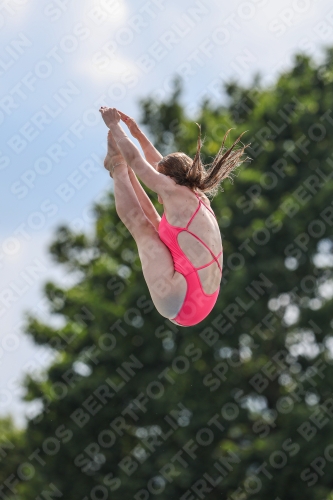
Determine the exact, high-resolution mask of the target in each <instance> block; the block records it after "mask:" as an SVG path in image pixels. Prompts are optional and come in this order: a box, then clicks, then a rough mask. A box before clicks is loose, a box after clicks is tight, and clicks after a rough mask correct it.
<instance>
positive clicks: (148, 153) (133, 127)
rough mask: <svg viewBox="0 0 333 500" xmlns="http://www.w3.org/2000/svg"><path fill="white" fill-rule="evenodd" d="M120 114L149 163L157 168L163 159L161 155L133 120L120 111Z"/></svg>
mask: <svg viewBox="0 0 333 500" xmlns="http://www.w3.org/2000/svg"><path fill="white" fill-rule="evenodd" d="M118 113H119V114H120V117H121V120H122V121H123V122H124V123H126V125H127V127H128V130H129V131H130V132H131V134H132V136H133V137H134V138H135V139H137V140H138V141H139V143H140V146H141V148H142V151H143V153H144V155H145V158H146V160H147V162H148V163H150V165H151V166H152V167H154V168H156V165H157V163H158V162H159V161H160V160H162V158H163V156H162V155H161V153H159V151H157V149H156V148H155V146H154V145H153V144H152V143H151V142H150V140H149V139H148V137H146V136H145V134H144V133H143V132H142V130H141V129H140V128H139V126H138V124H137V123H136V121H135V120H134V119H133V118H131V117H130V116H128V115H125V113H123V112H122V111H119V109H118Z"/></svg>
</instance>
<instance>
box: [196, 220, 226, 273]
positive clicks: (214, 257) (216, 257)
mask: <svg viewBox="0 0 333 500" xmlns="http://www.w3.org/2000/svg"><path fill="white" fill-rule="evenodd" d="M187 232H188V233H190V234H191V235H192V236H194V237H195V238H196V239H197V240H199V241H200V243H202V244H203V245H204V246H205V247H206V248H207V250H208V251H209V252H210V253H211V255H212V257H213V260H212V261H211V262H209V264H212V263H213V262H214V260H215V261H216V264H217V265H218V266H219V269H220V271H221V273H222V269H221V266H220V263H219V261H218V257H219V256H220V255H221V254H222V251H221V252H220V253H219V254H218V255H217V256H216V255H214V254H213V252H212V251H211V249H210V248H209V246H208V245H206V243H205V242H204V241H202V239H201V238H199V236H197V235H196V234H194V233H192V232H191V231H189V230H188V229H187ZM209 264H206V265H204V266H202V267H206V266H208V265H209ZM196 269H198V268H196ZM199 269H201V267H199Z"/></svg>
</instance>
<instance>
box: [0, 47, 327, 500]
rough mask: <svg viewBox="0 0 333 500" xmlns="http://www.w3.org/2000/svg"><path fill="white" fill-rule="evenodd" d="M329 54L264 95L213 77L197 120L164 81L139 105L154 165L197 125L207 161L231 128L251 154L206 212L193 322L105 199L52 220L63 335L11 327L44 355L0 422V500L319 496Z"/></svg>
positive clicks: (301, 62)
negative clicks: (208, 254) (210, 266)
mask: <svg viewBox="0 0 333 500" xmlns="http://www.w3.org/2000/svg"><path fill="white" fill-rule="evenodd" d="M332 60H333V49H329V48H328V49H326V58H325V60H324V62H322V63H320V64H317V63H315V62H314V61H312V60H311V59H310V58H309V57H307V56H305V55H302V54H298V55H296V56H295V59H294V65H293V67H292V68H291V69H290V71H289V72H286V73H283V74H281V75H280V77H279V78H278V80H277V81H276V84H275V85H274V86H272V87H270V88H262V87H261V85H260V75H258V76H257V77H256V78H255V80H254V82H253V85H251V86H250V87H249V88H243V87H240V86H239V85H238V83H237V82H236V81H232V82H229V83H228V84H225V85H222V84H221V96H222V94H223V92H224V98H223V102H224V104H223V105H222V104H221V103H217V102H211V101H204V102H202V103H201V107H200V112H199V114H198V116H197V117H195V120H193V117H192V118H190V117H188V116H187V115H186V112H185V110H184V106H183V105H182V93H183V84H182V81H181V79H180V78H175V81H174V89H173V92H172V94H171V96H170V98H169V99H168V100H166V101H164V102H156V101H152V100H151V99H150V98H149V97H147V98H145V99H142V100H141V101H140V109H141V119H140V122H141V124H143V125H145V126H146V127H147V130H148V133H149V137H150V138H151V140H152V141H153V142H154V144H155V146H156V147H157V148H158V149H159V150H160V151H161V152H162V154H167V153H169V152H172V151H175V150H179V151H184V152H187V153H188V154H190V155H194V153H195V151H196V140H197V127H196V125H195V123H194V122H195V121H197V122H198V123H200V124H201V126H202V133H203V137H204V138H205V141H204V147H203V150H202V157H203V161H204V162H205V163H209V162H210V161H211V160H212V157H213V156H214V155H215V154H216V152H217V151H218V149H219V146H220V144H221V142H222V138H223V135H224V133H225V131H226V130H227V129H228V128H230V127H234V129H235V130H233V131H232V133H231V136H229V139H228V143H229V144H230V143H231V141H233V140H235V139H236V137H238V135H240V133H241V132H243V131H245V130H246V131H247V132H246V134H245V135H244V136H243V142H244V143H248V142H251V146H250V147H249V148H248V149H247V154H248V155H249V156H250V157H251V158H252V161H251V163H247V164H245V165H243V167H241V168H240V169H239V172H237V174H236V177H235V179H234V182H230V181H229V180H227V181H226V182H225V183H224V184H223V192H221V193H219V195H218V196H216V197H215V198H214V200H213V201H212V207H213V209H214V211H215V214H216V216H217V219H218V222H219V225H220V228H221V233H222V235H223V245H224V268H223V281H222V286H221V292H220V296H219V298H218V301H217V304H216V306H215V308H214V309H213V311H212V313H211V314H210V315H209V317H208V318H206V320H205V321H204V322H203V323H201V324H199V325H197V326H195V327H192V328H184V329H182V328H178V327H177V326H176V325H174V324H171V323H170V322H169V321H167V320H165V319H164V318H163V317H161V316H160V315H159V314H158V313H157V311H156V310H155V308H154V307H153V304H152V302H151V300H150V296H149V292H148V289H147V286H146V284H145V281H144V278H143V275H142V272H141V267H140V262H139V259H138V254H137V249H136V245H135V242H134V241H133V239H132V237H131V235H130V234H129V233H128V231H127V230H126V228H124V226H123V225H122V223H121V221H120V220H119V218H118V216H117V214H116V211H115V206H114V197H113V194H112V191H110V192H109V193H108V195H107V199H106V200H105V203H103V204H99V205H96V206H95V215H96V222H95V230H94V234H93V235H92V236H88V235H85V234H76V233H73V232H71V231H70V229H69V228H68V227H60V228H59V229H58V231H57V233H56V234H55V238H54V242H53V244H52V245H51V247H50V252H51V254H52V256H53V258H54V261H55V262H56V263H58V264H59V265H61V266H63V267H64V268H66V270H67V271H68V273H72V274H73V276H75V277H76V284H75V285H74V286H72V287H71V288H70V289H66V290H65V289H61V288H59V286H57V284H55V283H47V284H46V285H45V297H46V299H47V301H48V303H49V307H50V312H51V313H52V316H53V317H54V318H56V319H57V322H58V324H59V325H61V326H57V327H55V326H54V325H52V324H51V323H52V322H50V324H44V323H42V322H41V321H40V320H39V319H38V318H34V317H31V316H29V315H28V316H27V319H26V333H27V335H29V336H30V337H31V338H32V339H33V340H34V342H35V343H36V344H40V345H49V346H50V347H51V348H52V349H53V350H54V352H55V353H57V356H56V358H55V361H54V362H53V364H52V366H50V367H49V369H48V370H47V371H46V372H45V373H43V374H40V376H39V377H37V378H36V377H33V376H27V378H26V380H25V389H26V395H25V400H26V401H28V402H31V403H33V404H34V407H35V414H34V416H33V417H31V418H30V420H29V421H28V423H27V427H26V429H25V430H17V429H15V428H14V426H13V424H12V421H11V419H10V418H8V419H3V420H1V422H0V461H1V468H0V484H1V485H2V487H1V498H8V499H10V500H14V499H15V500H33V499H37V498H38V499H39V498H43V499H44V498H60V497H62V496H63V497H64V498H68V499H71V500H83V499H90V498H92V499H95V498H96V499H104V498H112V499H114V500H118V499H119V500H120V499H123V498H126V499H130V498H135V499H136V500H146V499H148V498H155V497H159V498H162V499H163V500H167V499H170V500H171V499H172V500H174V499H178V498H179V499H180V498H182V499H197V498H200V499H202V498H206V497H207V498H209V499H217V498H219V499H220V498H226V499H227V498H228V499H232V500H240V499H242V500H243V499H246V498H253V499H257V500H259V499H260V500H264V499H265V500H266V499H267V498H272V499H276V498H280V499H283V500H287V499H290V500H293V499H295V500H296V499H297V500H298V499H299V498H302V499H311V500H324V499H327V500H328V499H331V498H332V495H333V479H332V477H333V464H332V462H333V453H332V445H331V444H330V443H331V442H332V438H333V424H332V418H331V417H332V416H333V409H332V408H333V407H332V404H331V403H332V388H333V358H332V346H333V343H332V338H333V337H332V326H333V323H332V305H333V303H332V296H333V292H332V288H333V286H332V285H333V281H332V266H333V252H332V248H333V243H332V241H333V240H332V238H333V234H332V232H333V231H332V226H333V207H332V187H333V181H332V179H333V170H332V166H333V142H332V139H331V137H332V132H333V114H331V113H332V111H331V109H332V108H333V66H332V62H333V61H332ZM221 100H222V97H221ZM147 191H148V193H149V196H150V197H151V199H152V201H153V202H154V204H155V205H156V207H157V209H158V210H159V212H160V213H161V209H162V207H161V205H159V204H158V203H157V196H156V195H155V193H152V192H150V191H149V190H147Z"/></svg>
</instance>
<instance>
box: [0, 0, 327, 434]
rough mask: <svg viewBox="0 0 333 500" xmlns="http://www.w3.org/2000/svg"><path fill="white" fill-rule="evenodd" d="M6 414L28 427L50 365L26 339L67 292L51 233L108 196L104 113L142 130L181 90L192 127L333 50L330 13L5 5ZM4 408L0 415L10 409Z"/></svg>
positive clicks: (129, 3)
mask: <svg viewBox="0 0 333 500" xmlns="http://www.w3.org/2000/svg"><path fill="white" fill-rule="evenodd" d="M0 28H1V47H0V77H1V96H0V127H1V142H0V175H1V184H0V185H1V188H0V189H1V196H0V200H1V226H0V241H1V246H0V267H1V276H2V279H1V287H0V318H1V322H2V328H1V332H2V338H1V341H0V415H4V414H6V413H8V412H10V413H12V414H13V415H14V417H15V421H16V422H17V423H18V424H19V425H23V423H24V418H25V417H24V415H25V413H26V412H29V411H30V410H29V406H26V405H23V404H22V403H20V394H21V391H20V388H19V382H20V380H21V378H22V376H23V374H24V373H26V372H27V371H29V372H30V373H31V372H34V373H37V372H38V371H39V370H40V369H41V368H42V367H43V366H46V365H47V364H48V363H49V362H50V359H51V358H50V352H49V351H48V350H47V349H44V348H43V349H42V348H37V347H35V346H33V345H32V343H31V342H30V340H29V339H28V338H27V337H26V336H25V335H23V334H22V321H23V313H24V311H27V310H29V311H34V312H36V313H38V314H39V315H41V317H43V316H44V317H45V315H46V314H47V311H46V307H45V303H44V301H43V296H42V293H41V290H42V285H43V283H44V282H45V281H47V280H49V279H55V280H57V281H59V282H60V283H62V284H64V285H66V284H69V283H70V281H69V278H68V277H67V276H66V275H65V273H64V272H63V271H62V270H61V269H59V268H58V267H55V266H54V264H53V263H52V261H51V260H50V258H49V256H48V253H47V245H48V243H49V242H50V241H51V240H52V235H53V233H54V230H55V228H56V227H57V226H58V225H59V224H61V223H66V224H68V225H70V226H71V227H73V228H79V229H81V228H83V229H85V230H89V229H91V227H92V219H91V214H90V210H89V209H90V208H91V206H92V203H93V202H94V201H95V200H98V199H99V198H100V197H102V196H103V194H104V193H105V192H106V191H107V190H108V189H110V188H112V180H110V178H109V177H108V175H107V173H106V171H105V170H104V168H103V158H104V155H105V138H106V127H105V125H104V123H103V122H102V120H101V119H100V116H99V113H98V109H99V107H100V106H101V105H109V106H114V107H117V108H119V109H121V110H122V111H124V112H125V113H127V114H129V115H131V116H133V117H134V118H136V119H139V116H140V114H139V107H138V100H139V99H140V98H142V97H147V96H152V97H155V98H158V99H164V98H165V97H167V96H168V95H169V92H170V85H171V82H172V80H173V78H174V76H175V75H176V74H180V75H182V76H183V78H184V85H185V93H184V97H183V102H184V105H185V106H186V109H187V111H188V113H189V115H190V116H193V117H195V112H196V109H197V107H198V104H199V103H200V100H201V99H202V98H203V97H204V96H209V97H210V98H211V99H212V100H218V101H219V102H221V101H222V100H223V95H222V94H221V92H220V90H219V89H220V88H221V84H222V82H223V81H228V80H230V79H231V78H233V79H236V80H238V81H239V82H241V83H243V84H247V83H249V82H251V81H252V79H253V75H254V74H255V73H256V72H260V73H261V75H262V81H263V83H264V84H265V85H271V84H273V83H274V81H275V79H276V77H277V75H278V74H279V73H281V72H282V71H284V70H285V69H287V68H289V67H290V66H291V65H292V61H293V57H294V54H295V53H296V52H306V53H307V54H309V55H312V56H313V57H314V58H316V59H317V60H320V59H321V58H322V54H323V51H322V47H323V46H330V45H333V7H332V4H331V2H330V1H329V0H317V1H316V2H313V1H311V0H291V1H290V0H281V1H280V2H275V1H274V0H249V1H242V0H241V1H239V0H236V1H235V2H227V1H225V0H220V1H219V0H196V1H193V0H191V1H190V0H178V1H177V2H167V1H166V0H148V1H145V0H144V1H139V2H138V1H134V0H80V1H79V0H53V1H47V0H46V1H45V0H43V1H41V0H35V1H34V2H33V1H32V0H30V1H28V0H26V1H25V0H8V1H7V3H6V2H2V5H1V6H0ZM1 405H2V408H1Z"/></svg>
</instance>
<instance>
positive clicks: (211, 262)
mask: <svg viewBox="0 0 333 500" xmlns="http://www.w3.org/2000/svg"><path fill="white" fill-rule="evenodd" d="M194 194H195V196H196V197H197V199H198V201H199V204H198V206H197V209H196V211H195V212H194V214H193V215H192V217H191V218H190V220H189V221H188V223H187V224H186V227H184V230H185V231H187V232H188V233H190V234H191V235H192V236H194V237H195V238H196V239H197V240H199V241H200V243H202V244H203V245H204V246H205V247H206V248H207V250H209V252H210V253H211V255H212V257H213V260H211V261H210V262H208V264H204V265H203V266H200V267H194V266H193V267H194V269H196V270H197V271H198V270H199V269H203V268H204V267H208V266H210V265H211V264H213V262H214V261H215V262H216V263H217V265H218V266H219V269H220V271H221V273H222V268H221V266H220V263H219V261H218V258H219V257H220V255H221V254H222V253H223V250H221V252H220V253H219V254H218V255H214V253H213V252H212V251H211V249H210V248H209V247H208V245H206V243H205V242H204V241H202V239H201V238H199V236H197V235H196V234H194V233H192V231H190V230H189V229H188V226H189V225H190V224H191V222H192V220H193V219H194V217H195V216H196V215H197V213H198V211H199V210H200V206H201V204H202V205H203V206H204V207H206V208H207V210H209V211H210V213H212V214H213V215H214V217H215V219H216V215H215V214H214V212H213V210H211V209H210V208H209V207H208V206H207V205H206V204H205V203H204V202H203V201H202V200H201V199H200V197H199V196H198V195H197V194H196V193H194Z"/></svg>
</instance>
